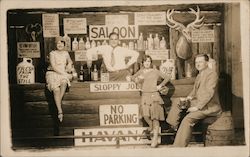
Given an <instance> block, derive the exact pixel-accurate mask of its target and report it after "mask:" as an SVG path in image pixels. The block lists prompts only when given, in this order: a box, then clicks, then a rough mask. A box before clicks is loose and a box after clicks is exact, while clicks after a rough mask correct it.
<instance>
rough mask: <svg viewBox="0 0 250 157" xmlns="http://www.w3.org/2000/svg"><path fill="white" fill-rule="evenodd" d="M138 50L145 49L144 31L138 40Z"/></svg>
mask: <svg viewBox="0 0 250 157" xmlns="http://www.w3.org/2000/svg"><path fill="white" fill-rule="evenodd" d="M137 47H138V50H143V48H144V42H143V33H140V36H139V39H138V40H137Z"/></svg>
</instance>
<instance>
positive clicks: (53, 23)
mask: <svg viewBox="0 0 250 157" xmlns="http://www.w3.org/2000/svg"><path fill="white" fill-rule="evenodd" d="M42 20H43V36H44V37H57V36H59V35H60V34H59V15H58V14H43V15H42Z"/></svg>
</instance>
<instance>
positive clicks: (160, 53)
mask: <svg viewBox="0 0 250 157" xmlns="http://www.w3.org/2000/svg"><path fill="white" fill-rule="evenodd" d="M145 54H146V55H149V56H150V57H151V58H152V59H153V60H167V59H169V50H168V49H166V50H146V52H145Z"/></svg>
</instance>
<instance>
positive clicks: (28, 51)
mask: <svg viewBox="0 0 250 157" xmlns="http://www.w3.org/2000/svg"><path fill="white" fill-rule="evenodd" d="M17 56H18V58H40V43H39V42H17Z"/></svg>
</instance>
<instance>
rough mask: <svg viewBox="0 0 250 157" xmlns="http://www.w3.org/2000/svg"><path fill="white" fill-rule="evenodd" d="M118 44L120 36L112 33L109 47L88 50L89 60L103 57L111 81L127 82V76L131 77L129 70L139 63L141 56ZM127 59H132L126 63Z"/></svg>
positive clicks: (102, 46) (103, 46)
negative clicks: (94, 55)
mask: <svg viewBox="0 0 250 157" xmlns="http://www.w3.org/2000/svg"><path fill="white" fill-rule="evenodd" d="M118 43H119V37H118V34H117V33H115V32H112V33H110V35H109V45H101V46H98V47H94V48H91V49H88V50H87V58H88V60H92V55H93V54H100V55H102V58H103V61H104V64H105V66H106V69H107V70H108V72H109V80H110V81H126V76H128V75H130V72H129V70H128V68H129V67H130V66H131V65H132V64H134V63H135V62H136V61H137V58H138V56H139V53H138V52H137V51H134V50H129V49H127V48H124V47H120V46H118ZM127 57H130V59H129V61H128V62H127V63H126V62H125V59H126V58H127Z"/></svg>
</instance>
